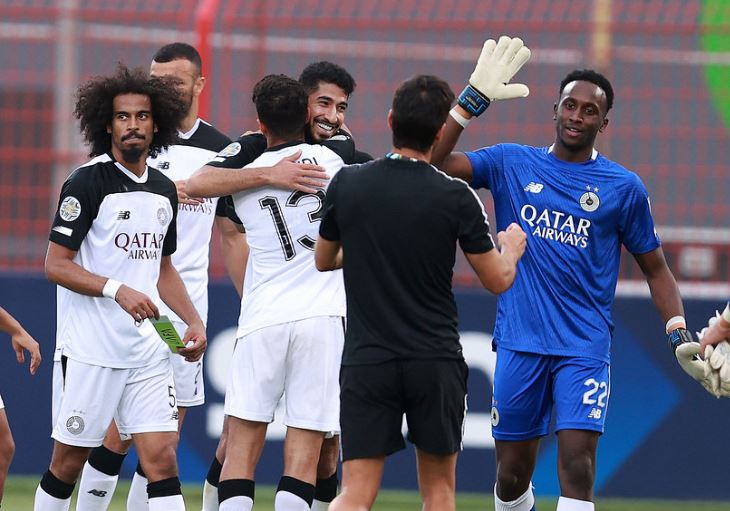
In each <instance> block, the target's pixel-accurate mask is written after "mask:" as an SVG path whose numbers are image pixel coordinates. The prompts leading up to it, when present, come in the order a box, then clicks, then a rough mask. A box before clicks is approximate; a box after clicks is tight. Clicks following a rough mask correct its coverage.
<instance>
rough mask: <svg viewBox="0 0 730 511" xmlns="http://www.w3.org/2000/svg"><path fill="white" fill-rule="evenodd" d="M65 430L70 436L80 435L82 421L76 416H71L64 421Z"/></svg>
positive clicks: (82, 427) (82, 428) (82, 426)
mask: <svg viewBox="0 0 730 511" xmlns="http://www.w3.org/2000/svg"><path fill="white" fill-rule="evenodd" d="M66 429H67V430H68V432H69V433H71V434H72V435H80V434H81V433H82V432H83V431H84V419H82V418H81V417H79V416H78V415H72V416H71V417H69V418H68V420H67V421H66Z"/></svg>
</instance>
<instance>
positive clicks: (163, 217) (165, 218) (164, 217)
mask: <svg viewBox="0 0 730 511" xmlns="http://www.w3.org/2000/svg"><path fill="white" fill-rule="evenodd" d="M157 220H159V222H160V225H167V222H169V221H170V213H168V212H167V208H165V206H162V207H161V208H160V209H158V210H157Z"/></svg>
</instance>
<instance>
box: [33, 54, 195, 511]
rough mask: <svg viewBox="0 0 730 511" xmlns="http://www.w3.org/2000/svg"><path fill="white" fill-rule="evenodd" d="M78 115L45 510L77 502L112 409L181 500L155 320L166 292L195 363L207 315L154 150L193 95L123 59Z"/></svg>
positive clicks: (166, 356) (60, 223) (57, 226)
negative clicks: (85, 152) (182, 251)
mask: <svg viewBox="0 0 730 511" xmlns="http://www.w3.org/2000/svg"><path fill="white" fill-rule="evenodd" d="M75 114H76V116H77V118H78V119H79V120H80V124H81V131H82V133H83V134H84V137H85V139H86V141H87V142H88V143H89V144H90V145H91V151H90V154H89V156H91V157H92V158H93V159H92V160H91V161H89V162H87V163H86V164H84V165H82V166H80V167H79V168H77V169H76V170H75V171H74V172H72V173H71V175H70V176H69V177H68V178H67V179H66V181H65V183H64V184H63V187H62V189H61V195H60V198H59V201H58V209H57V212H56V215H55V218H54V220H53V226H52V229H51V233H50V236H49V238H50V242H49V244H48V253H47V254H46V266H45V269H46V276H47V277H48V279H49V280H50V281H51V282H53V283H55V284H57V285H58V288H57V292H58V297H57V309H58V310H57V316H58V325H57V332H56V336H57V346H60V348H61V349H60V353H59V356H60V364H61V374H60V381H55V382H54V389H53V391H54V394H55V395H56V396H57V397H58V398H57V399H56V398H55V397H54V405H55V406H54V411H53V415H54V427H53V434H52V437H53V438H54V440H55V441H54V447H53V454H52V458H51V464H50V467H49V469H48V471H47V472H46V473H45V474H44V475H43V478H42V479H41V482H40V485H39V486H38V488H37V490H36V496H35V509H36V510H44V511H48V510H51V511H52V510H66V509H68V506H69V503H70V500H71V493H72V492H73V489H74V486H75V483H76V479H77V477H78V476H79V474H80V473H81V470H82V468H83V466H84V463H85V462H86V459H87V458H88V456H89V452H90V451H91V449H92V448H94V447H98V446H100V445H102V441H103V439H104V436H105V433H106V431H107V429H108V427H109V424H110V423H111V421H112V419H114V420H115V422H116V424H117V427H118V430H119V432H120V433H121V434H124V435H131V436H132V438H133V440H134V442H135V446H136V448H137V452H138V454H139V458H140V463H141V465H142V468H143V470H144V472H145V474H146V475H147V478H148V479H149V484H148V485H147V494H148V497H149V509H150V510H151V511H161V510H183V509H185V503H184V501H183V497H182V492H181V489H180V480H179V478H178V468H177V459H176V455H175V447H176V445H177V429H178V410H177V403H176V395H175V385H174V381H173V374H172V365H171V362H170V349H169V348H168V346H167V345H166V344H165V342H163V340H162V339H161V338H160V336H159V335H158V333H157V331H156V330H155V327H154V326H153V325H152V323H151V322H150V321H148V319H151V318H155V319H158V318H159V316H160V314H159V303H160V300H162V301H164V302H165V303H166V304H167V305H168V306H169V307H170V308H171V309H172V310H173V311H175V313H176V314H177V315H178V316H179V317H180V318H181V319H182V320H183V321H184V322H185V323H186V324H187V325H189V326H188V328H187V330H186V331H185V333H184V336H183V339H182V340H183V343H184V344H185V345H186V347H185V348H181V349H178V350H177V354H176V356H182V357H184V358H185V359H186V360H188V361H197V360H199V359H200V358H201V357H202V355H203V352H204V350H205V347H206V335H205V325H204V323H203V321H202V320H201V318H200V316H199V315H198V313H197V311H196V310H195V307H194V305H193V303H192V301H191V300H190V298H189V296H188V293H187V291H186V290H185V285H184V284H183V281H182V279H181V278H180V275H179V274H178V272H177V270H175V268H174V266H173V265H172V260H171V256H172V254H173V253H174V252H175V249H176V246H177V232H176V225H177V223H176V220H177V206H178V201H177V191H176V189H175V184H174V183H173V182H172V181H171V180H170V179H168V178H167V177H165V176H164V175H163V174H162V173H161V172H159V171H158V170H156V169H153V168H151V167H149V166H147V164H146V160H147V157H148V156H154V155H156V154H157V153H158V152H159V151H160V150H162V149H164V148H166V147H168V146H169V145H170V144H172V143H173V142H174V141H175V139H176V136H177V127H178V126H179V125H180V122H181V121H182V119H183V117H184V115H185V111H184V105H183V104H182V102H181V101H180V98H179V95H178V93H177V91H176V90H175V89H174V88H173V86H172V85H170V84H169V83H167V82H166V81H164V80H160V79H158V78H150V77H148V76H147V74H146V73H145V72H144V71H142V70H141V69H135V70H129V69H127V68H126V67H124V66H122V65H121V64H120V65H119V67H118V68H117V72H116V73H115V74H114V75H111V76H99V77H95V78H92V79H91V80H89V81H88V82H86V83H84V84H83V85H81V87H80V88H79V89H78V92H77V102H76V107H75Z"/></svg>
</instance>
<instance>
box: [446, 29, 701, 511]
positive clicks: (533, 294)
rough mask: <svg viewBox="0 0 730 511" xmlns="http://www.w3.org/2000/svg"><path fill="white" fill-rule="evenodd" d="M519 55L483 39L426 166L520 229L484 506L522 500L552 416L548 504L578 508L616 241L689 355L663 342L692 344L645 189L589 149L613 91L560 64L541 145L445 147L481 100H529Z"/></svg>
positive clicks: (515, 510)
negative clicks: (555, 495) (554, 474)
mask: <svg viewBox="0 0 730 511" xmlns="http://www.w3.org/2000/svg"><path fill="white" fill-rule="evenodd" d="M529 57H530V50H529V49H528V48H527V47H525V46H524V45H523V43H522V41H521V40H520V39H519V38H510V37H506V36H503V37H501V38H500V39H499V42H495V41H494V40H489V41H487V42H486V43H485V44H484V47H483V49H482V53H481V55H480V57H479V61H478V63H477V65H476V68H475V70H474V73H473V74H472V75H471V77H470V79H469V85H468V86H467V87H466V89H465V90H464V92H462V94H461V96H460V97H459V101H458V104H457V106H455V107H454V108H453V109H452V111H451V119H449V120H448V121H447V125H446V133H445V135H444V138H443V139H442V142H441V144H440V145H439V146H437V148H436V150H435V151H434V157H433V163H434V165H436V166H438V167H439V168H441V169H443V170H444V171H446V172H448V173H449V174H451V175H453V176H457V177H460V178H462V179H465V180H466V181H468V182H470V183H471V186H472V187H474V188H489V190H490V191H491V193H492V197H493V199H494V205H495V210H496V221H497V230H502V229H504V228H505V227H506V226H507V225H509V224H510V223H511V222H516V223H518V224H519V225H520V226H521V227H522V229H523V230H525V232H527V250H526V252H525V256H524V257H523V258H522V261H521V262H520V264H519V268H518V272H517V279H516V280H515V283H514V285H513V286H512V288H511V289H510V290H509V291H507V292H506V293H503V294H502V295H500V297H499V302H498V310H497V320H496V327H495V332H494V349H495V350H496V352H497V365H496V370H495V375H494V392H493V401H492V426H493V428H492V434H493V436H494V438H495V445H496V456H497V482H496V486H495V497H494V500H495V509H496V510H497V511H507V510H509V511H530V510H533V509H534V508H535V504H534V502H535V499H534V495H533V492H532V484H531V482H530V480H531V477H532V473H533V471H534V469H535V461H536V457H537V452H538V444H539V441H540V437H542V436H545V435H547V434H548V428H549V424H550V418H551V415H552V413H553V410H554V412H555V415H556V430H557V436H558V464H557V465H558V466H557V469H558V477H559V479H560V489H561V496H560V499H559V500H558V505H557V509H558V511H590V510H593V509H594V505H593V502H592V500H593V482H594V475H595V472H596V447H597V443H598V437H599V436H600V435H601V433H602V432H603V428H604V421H605V418H606V410H607V408H608V400H609V395H610V380H609V348H610V344H611V340H612V337H613V327H614V325H613V321H612V318H611V305H612V302H613V298H614V294H615V289H616V282H617V279H618V269H619V257H620V252H621V245H624V246H625V247H626V248H627V249H628V250H629V251H630V252H631V253H632V254H633V256H634V258H635V259H636V260H637V262H638V263H639V266H640V267H641V269H642V271H643V273H644V276H645V277H646V281H647V283H648V284H649V288H650V290H651V296H652V300H653V301H654V304H655V306H656V308H657V311H658V313H659V315H660V316H661V317H662V319H663V321H665V322H666V330H667V333H668V334H669V335H670V345H671V346H672V347H673V348H674V349H675V350H676V355H677V358H678V359H679V358H682V361H683V362H686V363H687V364H691V360H687V359H689V358H691V357H688V356H686V355H685V354H684V351H683V350H684V348H682V349H681V350H677V347H678V346H680V345H683V344H687V345H688V346H689V345H690V342H691V340H692V338H691V335H690V334H689V332H688V331H687V330H686V325H685V321H684V318H683V317H682V316H683V308H682V301H681V298H680V295H679V290H678V288H677V284H676V282H675V279H674V276H673V275H672V273H671V271H670V270H669V268H668V266H667V263H666V260H665V258H664V254H663V252H662V249H661V244H660V241H659V238H658V236H657V234H656V232H655V230H654V222H653V220H652V216H651V211H650V207H649V195H648V193H647V191H646V188H645V187H644V185H643V183H642V182H641V179H640V178H639V176H637V175H636V174H635V173H633V172H630V171H629V170H627V169H625V168H624V167H622V166H621V165H619V164H617V163H615V162H613V161H611V160H609V159H607V158H606V157H604V156H603V155H602V154H600V153H599V152H598V151H597V150H596V149H595V148H594V142H595V140H596V137H597V135H598V134H599V133H602V132H603V131H604V130H605V129H606V128H607V126H608V117H607V115H608V112H609V110H610V109H611V106H612V105H613V88H612V87H611V84H610V82H609V81H608V80H607V79H606V78H605V77H604V76H603V75H601V74H600V73H597V72H595V71H592V70H583V71H573V72H571V73H570V74H568V75H567V76H566V77H565V79H563V81H562V82H561V83H560V88H559V90H558V92H559V96H558V98H557V102H556V103H555V105H554V107H553V119H554V121H555V132H556V136H555V140H554V142H553V143H552V144H551V145H550V146H548V147H530V146H525V145H518V144H497V145H494V146H491V147H485V148H482V149H478V150H476V151H473V152H466V153H459V152H452V150H453V148H454V146H455V144H456V141H457V139H458V137H459V135H460V134H461V132H462V130H463V129H464V128H465V127H466V126H467V124H468V123H469V122H470V121H471V119H472V118H473V117H476V116H478V115H480V114H481V113H483V112H484V110H486V108H487V107H488V106H489V104H490V102H494V101H495V100H500V99H512V98H519V97H525V96H527V95H528V94H529V89H528V88H527V87H526V86H525V85H523V84H510V83H509V81H510V80H511V78H512V77H513V76H514V75H515V73H517V71H518V70H519V69H520V68H521V67H522V65H523V64H524V63H525V62H526V61H527V60H528V59H529ZM691 346H693V347H694V348H697V347H698V344H697V343H692V344H691ZM682 367H683V368H684V367H686V366H685V365H683V366H682ZM688 372H690V371H688ZM690 373H691V372H690ZM691 374H692V375H693V376H696V377H697V378H698V379H699V378H700V377H699V375H698V374H695V373H691Z"/></svg>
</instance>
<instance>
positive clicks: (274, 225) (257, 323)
mask: <svg viewBox="0 0 730 511" xmlns="http://www.w3.org/2000/svg"><path fill="white" fill-rule="evenodd" d="M299 150H301V151H302V155H301V156H300V158H299V159H298V160H297V161H298V162H304V163H313V164H316V165H320V166H321V167H324V169H325V170H326V171H327V173H328V174H329V175H330V176H333V175H334V174H335V173H336V172H337V171H338V170H340V168H342V166H343V165H344V164H345V163H344V161H343V159H342V157H340V156H339V155H338V154H337V153H335V151H333V150H332V149H330V148H328V147H325V146H323V145H309V144H304V143H300V142H295V143H290V144H285V145H282V146H277V147H273V148H271V149H269V150H267V151H266V152H265V153H264V154H262V155H261V156H259V157H258V158H257V159H256V160H254V161H253V163H251V164H249V165H247V166H246V167H245V168H244V169H243V170H242V172H245V171H246V169H247V168H254V167H268V166H272V165H274V164H276V163H277V162H278V161H279V160H281V159H282V158H284V157H286V156H289V155H291V154H292V153H294V152H296V151H299ZM324 197H325V192H324V191H323V190H319V191H318V192H317V193H316V194H312V193H304V192H299V191H288V190H280V189H278V188H273V187H262V188H255V189H251V190H245V191H243V192H239V193H237V194H235V195H234V196H233V201H234V203H235V208H236V215H237V216H238V218H240V219H241V221H242V222H243V226H244V228H245V229H246V237H247V241H248V244H249V247H250V250H251V251H250V255H249V258H248V264H247V266H246V278H245V280H244V286H243V299H242V300H241V315H240V317H239V320H238V333H237V336H238V337H239V338H240V337H242V336H244V335H246V334H248V333H250V332H253V331H254V330H258V329H259V328H263V327H267V326H271V325H276V324H280V323H287V322H290V321H297V320H300V319H304V318H311V317H316V316H344V315H345V288H344V284H343V281H342V271H341V270H336V271H328V272H319V271H317V268H316V267H315V266H314V243H315V241H316V239H317V233H318V229H319V222H320V218H321V215H322V206H323V201H324Z"/></svg>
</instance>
